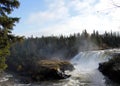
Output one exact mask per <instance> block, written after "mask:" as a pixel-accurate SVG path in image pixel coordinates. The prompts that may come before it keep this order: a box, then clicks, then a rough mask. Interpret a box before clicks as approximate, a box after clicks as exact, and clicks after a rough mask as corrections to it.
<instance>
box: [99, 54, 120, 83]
mask: <svg viewBox="0 0 120 86" xmlns="http://www.w3.org/2000/svg"><path fill="white" fill-rule="evenodd" d="M99 70H100V71H101V72H102V73H103V75H105V76H107V77H108V78H109V79H110V80H112V81H114V82H117V83H120V54H118V53H116V54H114V55H113V58H112V59H110V60H109V61H108V62H104V63H100V64H99Z"/></svg>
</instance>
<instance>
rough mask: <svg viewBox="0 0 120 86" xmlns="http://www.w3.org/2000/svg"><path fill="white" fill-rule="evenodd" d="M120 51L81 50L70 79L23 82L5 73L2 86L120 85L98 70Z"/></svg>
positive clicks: (0, 79) (0, 81)
mask: <svg viewBox="0 0 120 86" xmlns="http://www.w3.org/2000/svg"><path fill="white" fill-rule="evenodd" d="M118 52H119V53H120V50H119V49H114V50H113V49H112V50H99V51H86V52H80V53H79V54H77V55H76V56H75V57H74V58H73V59H72V60H71V63H72V64H73V65H74V67H75V70H74V71H72V72H67V71H66V73H70V74H71V75H72V76H71V77H70V78H68V79H64V80H59V81H46V82H40V83H30V84H21V83H18V81H17V79H14V78H13V77H12V76H11V75H8V74H5V75H4V76H2V77H1V78H0V86H120V85H117V84H115V83H112V82H109V80H108V81H107V80H106V79H105V77H104V76H103V75H102V74H101V73H100V72H99V71H98V66H99V63H100V62H104V61H107V60H108V59H109V58H111V55H110V54H111V53H118Z"/></svg>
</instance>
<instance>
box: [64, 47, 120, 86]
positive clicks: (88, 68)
mask: <svg viewBox="0 0 120 86" xmlns="http://www.w3.org/2000/svg"><path fill="white" fill-rule="evenodd" d="M117 52H120V50H118V49H111V50H98V51H85V52H80V53H78V54H77V55H76V56H75V57H74V58H73V59H72V60H71V63H72V64H73V65H74V67H75V70H74V71H73V72H71V75H72V77H71V78H70V79H69V81H68V82H67V84H66V85H65V86H67V85H70V86H72V85H75V86H79V85H80V86H106V84H105V80H104V76H103V75H102V74H101V73H100V72H99V71H98V67H99V63H101V62H105V61H108V60H109V59H110V58H111V55H112V54H113V53H117Z"/></svg>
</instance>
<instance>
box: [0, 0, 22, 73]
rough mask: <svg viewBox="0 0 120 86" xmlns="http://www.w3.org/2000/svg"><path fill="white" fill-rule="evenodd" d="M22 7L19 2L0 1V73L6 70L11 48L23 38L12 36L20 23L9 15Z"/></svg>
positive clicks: (14, 0)
mask: <svg viewBox="0 0 120 86" xmlns="http://www.w3.org/2000/svg"><path fill="white" fill-rule="evenodd" d="M19 5H20V3H19V1H18V0H0V72H2V71H3V70H5V69H6V67H7V65H6V63H5V61H6V56H8V55H9V54H10V51H9V48H10V46H11V44H13V43H14V42H15V41H17V40H21V39H22V37H18V36H14V35H13V34H12V30H13V27H14V26H15V23H16V22H18V21H19V18H17V17H10V16H9V15H10V14H11V13H12V12H13V10H14V9H15V8H18V7H19Z"/></svg>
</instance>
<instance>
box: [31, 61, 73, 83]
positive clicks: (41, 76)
mask: <svg viewBox="0 0 120 86" xmlns="http://www.w3.org/2000/svg"><path fill="white" fill-rule="evenodd" d="M73 69H74V67H73V65H72V64H70V63H69V62H68V61H59V60H40V61H38V62H37V63H36V65H35V66H34V68H32V70H31V75H32V79H34V80H36V81H39V80H54V79H65V78H68V77H70V75H67V74H65V71H66V70H69V71H72V70H73Z"/></svg>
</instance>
